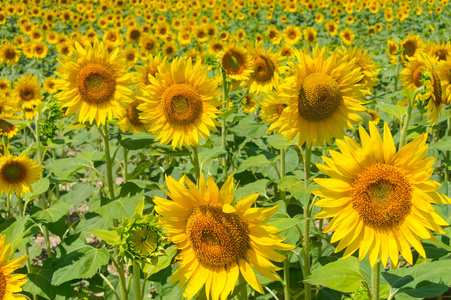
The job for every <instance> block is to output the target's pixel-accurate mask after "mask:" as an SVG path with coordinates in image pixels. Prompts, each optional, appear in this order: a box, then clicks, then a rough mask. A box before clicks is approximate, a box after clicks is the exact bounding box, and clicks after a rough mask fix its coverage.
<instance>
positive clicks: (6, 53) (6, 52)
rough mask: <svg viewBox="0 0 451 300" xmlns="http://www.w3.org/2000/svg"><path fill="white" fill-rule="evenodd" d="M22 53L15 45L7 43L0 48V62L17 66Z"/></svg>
mask: <svg viewBox="0 0 451 300" xmlns="http://www.w3.org/2000/svg"><path fill="white" fill-rule="evenodd" d="M20 56H21V52H20V50H19V49H17V48H16V47H15V46H14V45H11V44H9V43H7V44H6V45H3V46H2V47H1V48H0V62H1V63H4V64H7V65H10V66H12V65H15V64H17V63H18V62H19V59H20Z"/></svg>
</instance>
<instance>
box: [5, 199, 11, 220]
mask: <svg viewBox="0 0 451 300" xmlns="http://www.w3.org/2000/svg"><path fill="white" fill-rule="evenodd" d="M11 216H12V213H11V195H9V194H6V213H5V218H6V219H9V218H11Z"/></svg>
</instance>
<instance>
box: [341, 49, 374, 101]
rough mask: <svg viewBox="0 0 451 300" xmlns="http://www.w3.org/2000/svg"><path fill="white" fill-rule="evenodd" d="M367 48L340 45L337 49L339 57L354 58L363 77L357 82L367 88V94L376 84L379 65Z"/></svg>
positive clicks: (356, 66)
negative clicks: (372, 58)
mask: <svg viewBox="0 0 451 300" xmlns="http://www.w3.org/2000/svg"><path fill="white" fill-rule="evenodd" d="M368 52H369V49H366V50H365V51H363V47H358V46H355V47H349V48H345V47H342V48H340V49H339V50H338V56H339V57H346V56H347V58H348V60H353V59H355V68H360V73H361V74H363V78H362V79H361V80H360V81H359V84H363V85H364V88H365V89H366V90H367V92H366V93H367V94H370V93H371V91H372V90H373V89H374V87H375V86H376V83H377V82H378V81H379V79H378V78H377V74H379V71H380V67H379V66H378V65H377V63H376V62H374V61H372V60H371V57H372V56H373V54H372V53H370V54H368Z"/></svg>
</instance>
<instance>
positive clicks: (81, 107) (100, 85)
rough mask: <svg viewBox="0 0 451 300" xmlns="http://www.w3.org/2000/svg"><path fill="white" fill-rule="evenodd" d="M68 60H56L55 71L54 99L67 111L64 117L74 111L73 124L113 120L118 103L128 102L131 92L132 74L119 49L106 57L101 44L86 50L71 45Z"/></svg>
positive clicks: (65, 58) (78, 45)
mask: <svg viewBox="0 0 451 300" xmlns="http://www.w3.org/2000/svg"><path fill="white" fill-rule="evenodd" d="M72 52H73V53H74V54H73V58H72V57H67V56H66V57H64V58H63V59H59V60H58V61H59V62H60V64H61V66H58V67H57V69H58V72H55V74H56V75H58V76H59V77H60V78H61V79H58V80H56V88H57V89H58V90H60V92H59V93H58V94H55V97H57V98H58V100H59V101H60V102H61V103H62V107H63V108H67V110H66V114H67V115H73V114H75V113H77V112H78V115H77V119H76V120H77V121H79V122H81V123H83V122H86V121H89V123H91V124H92V123H93V122H94V121H96V123H97V124H98V125H100V124H105V122H106V120H107V119H108V120H112V119H113V113H114V111H115V110H116V109H117V108H118V103H119V102H122V101H124V99H128V97H129V96H130V95H131V94H132V91H131V90H130V89H129V88H128V87H127V86H129V85H131V82H132V80H131V79H132V76H133V75H132V73H127V71H128V69H129V68H130V66H129V65H128V64H127V63H126V60H125V58H124V56H123V55H120V54H119V49H117V48H116V49H115V50H114V51H113V52H112V53H110V54H108V49H107V47H106V45H105V44H104V43H103V42H98V41H96V42H95V43H94V46H91V44H89V43H88V44H87V45H86V48H83V47H81V46H80V44H78V43H75V48H73V49H72Z"/></svg>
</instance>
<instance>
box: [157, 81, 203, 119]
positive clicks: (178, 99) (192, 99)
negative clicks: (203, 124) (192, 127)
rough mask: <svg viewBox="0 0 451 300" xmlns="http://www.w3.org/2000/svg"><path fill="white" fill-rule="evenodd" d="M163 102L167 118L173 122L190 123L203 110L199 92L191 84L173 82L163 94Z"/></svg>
mask: <svg viewBox="0 0 451 300" xmlns="http://www.w3.org/2000/svg"><path fill="white" fill-rule="evenodd" d="M162 102H163V105H164V114H165V116H166V118H167V120H168V121H169V122H170V123H173V124H190V123H193V122H194V121H195V120H196V119H198V118H199V117H200V116H201V114H202V111H203V107H202V99H201V97H200V95H199V92H198V91H197V90H196V89H195V88H194V87H192V86H191V85H189V84H173V85H171V86H170V87H169V88H168V89H167V90H166V91H165V93H164V94H163V96H162Z"/></svg>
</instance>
